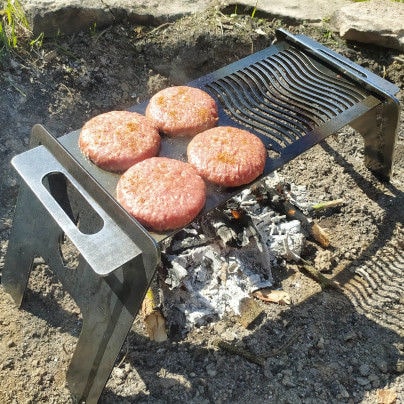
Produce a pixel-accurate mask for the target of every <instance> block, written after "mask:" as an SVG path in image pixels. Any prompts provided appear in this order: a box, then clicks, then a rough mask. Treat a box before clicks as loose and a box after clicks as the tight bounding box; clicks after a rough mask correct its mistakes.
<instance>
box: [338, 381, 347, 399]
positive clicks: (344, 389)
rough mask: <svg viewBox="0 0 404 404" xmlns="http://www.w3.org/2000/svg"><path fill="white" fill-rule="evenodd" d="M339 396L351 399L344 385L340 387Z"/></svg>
mask: <svg viewBox="0 0 404 404" xmlns="http://www.w3.org/2000/svg"><path fill="white" fill-rule="evenodd" d="M339 394H340V396H341V397H342V398H349V393H348V391H347V389H346V388H345V386H343V385H342V384H341V385H340V386H339Z"/></svg>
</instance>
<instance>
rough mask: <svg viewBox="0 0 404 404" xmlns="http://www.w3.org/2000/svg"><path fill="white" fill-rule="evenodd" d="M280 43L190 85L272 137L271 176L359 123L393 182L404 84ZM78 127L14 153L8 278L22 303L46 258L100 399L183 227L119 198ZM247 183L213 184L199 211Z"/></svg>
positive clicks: (83, 370) (172, 146)
mask: <svg viewBox="0 0 404 404" xmlns="http://www.w3.org/2000/svg"><path fill="white" fill-rule="evenodd" d="M277 39H278V40H277V42H276V43H275V44H273V45H272V46H271V47H269V48H267V49H265V50H263V51H261V52H258V53H255V54H253V55H251V56H249V57H247V58H245V59H242V60H240V61H238V62H236V63H233V64H231V65H228V66H226V67H224V68H222V69H220V70H218V71H215V72H213V73H211V74H208V75H206V76H204V77H202V78H200V79H197V80H195V81H193V82H191V83H189V85H190V86H194V87H199V88H202V89H204V90H205V91H207V92H209V93H210V94H211V95H212V96H213V97H215V99H216V100H217V103H218V106H219V124H220V125H232V126H237V127H241V128H246V129H248V130H250V131H251V132H253V133H255V134H256V135H257V136H259V137H260V138H261V139H262V140H263V142H264V144H265V145H266V147H267V150H268V159H267V163H266V167H265V171H264V174H263V176H266V175H268V174H269V173H271V172H273V171H275V170H276V169H278V168H280V167H281V166H282V165H284V164H285V163H287V162H288V161H290V160H292V159H293V158H295V157H297V156H299V155H300V154H301V153H303V152H304V151H306V150H308V149H309V148H310V147H312V146H314V145H315V144H317V143H318V142H320V141H321V140H323V139H325V138H326V137H327V136H329V135H330V134H333V133H335V132H336V131H338V130H339V129H341V128H342V127H343V126H345V125H348V124H349V125H351V126H352V127H354V128H355V129H357V130H358V131H359V132H360V133H361V134H362V135H363V137H364V141H365V164H366V165H367V167H368V168H369V169H371V170H372V171H374V173H375V174H376V175H378V176H379V177H381V178H382V179H388V178H389V176H390V174H391V168H392V154H393V149H394V143H395V137H396V130H397V124H398V117H399V104H398V101H397V100H396V99H395V97H394V95H395V94H396V93H397V92H398V88H397V87H396V86H395V85H393V84H391V83H389V82H387V81H385V80H383V79H382V78H380V77H378V76H376V75H374V74H372V73H371V72H369V71H367V70H365V69H363V68H361V67H360V66H358V65H356V64H354V63H352V62H350V61H349V60H348V59H346V58H343V57H342V56H340V55H338V54H336V53H335V52H332V51H331V50H329V49H328V48H326V47H324V46H322V45H320V44H318V43H316V42H314V41H312V40H311V39H309V38H307V37H305V36H302V35H297V36H292V35H290V34H289V33H288V32H286V31H284V30H278V31H277ZM145 106H146V103H143V104H141V105H138V106H135V107H133V110H136V111H138V112H143V111H144V109H145ZM78 134H79V132H78V131H76V132H72V133H69V134H67V135H65V136H62V137H61V138H59V139H56V138H55V137H53V136H52V135H51V134H50V133H49V132H48V131H47V130H46V129H45V128H43V127H41V126H38V125H37V126H35V127H34V128H33V131H32V143H31V145H32V148H31V149H30V150H28V151H26V152H25V153H23V154H21V155H19V156H16V157H15V158H14V160H13V165H14V167H15V168H16V170H17V171H18V173H19V175H20V176H21V178H22V180H23V182H22V184H21V188H20V194H19V199H18V203H17V207H16V212H15V219H14V224H13V230H12V235H11V237H10V241H9V247H8V251H7V256H6V262H5V267H4V270H3V275H2V283H3V286H4V288H5V290H6V291H7V292H9V293H10V294H11V295H12V297H13V299H14V300H15V302H16V304H17V305H20V304H21V301H22V298H23V294H24V291H25V288H26V285H27V281H28V278H29V274H30V270H31V267H32V262H33V258H34V257H35V256H38V255H40V256H42V257H43V258H44V259H45V260H46V261H47V263H48V264H49V266H50V268H51V269H52V271H54V272H55V274H56V275H57V277H58V278H59V279H60V281H61V283H62V284H63V287H64V288H65V289H66V290H67V292H69V293H70V295H71V296H72V297H73V299H74V300H75V301H76V303H77V304H78V306H79V308H80V309H81V312H82V315H83V328H82V332H81V335H80V337H79V340H78V343H77V347H76V350H75V353H74V355H73V358H72V361H71V364H70V367H69V370H68V375H67V381H68V385H69V388H70V390H71V392H72V394H73V395H74V396H75V397H77V399H79V400H86V402H96V401H97V400H98V398H99V396H100V394H101V392H102V389H103V388H104V386H105V384H106V382H107V380H108V377H109V375H110V373H111V370H112V368H113V366H114V362H115V360H116V357H117V355H118V353H119V350H120V348H121V346H122V344H123V342H124V339H125V337H126V335H127V333H128V331H129V329H130V327H131V325H132V323H133V320H134V318H135V316H136V314H137V312H138V310H139V307H140V305H141V303H142V300H143V297H144V295H145V293H146V290H147V288H148V286H149V284H150V282H151V280H152V278H153V275H154V272H155V270H156V266H157V264H158V262H159V258H160V243H161V242H162V241H163V240H165V239H167V238H168V237H170V236H172V235H173V232H170V233H164V234H161V233H151V232H148V231H146V230H145V229H144V228H143V227H142V226H140V225H139V224H138V223H137V222H136V220H134V219H133V218H131V217H130V216H129V215H128V214H127V213H126V212H125V211H124V210H123V209H122V207H121V206H120V205H119V204H118V203H117V202H116V200H115V198H114V189H115V185H116V182H117V180H118V176H117V175H115V174H111V173H106V172H104V171H102V170H100V169H98V168H96V167H95V166H94V165H92V164H91V163H89V162H88V161H87V160H85V159H84V158H83V157H82V155H81V153H80V151H79V149H78V146H77V138H78ZM186 146H187V142H186V141H185V140H180V141H177V140H175V141H174V140H172V139H168V138H163V141H162V148H161V153H160V154H161V155H162V156H169V157H172V158H178V159H181V160H184V158H185V150H186ZM241 190H242V189H222V188H218V187H213V186H209V187H208V197H207V202H206V205H205V208H204V210H203V212H202V213H201V215H205V214H207V213H208V212H209V211H211V210H212V209H213V208H215V207H217V206H220V205H222V204H223V203H224V202H225V201H227V200H228V199H229V198H230V197H232V196H234V195H235V194H237V193H239V192H240V191H241ZM64 236H66V237H68V238H69V239H70V240H71V241H72V243H73V244H74V245H75V247H76V248H77V250H78V251H79V253H80V259H79V264H78V266H77V268H75V269H72V268H66V266H65V263H64V261H63V257H62V255H61V244H62V243H61V239H62V237H64Z"/></svg>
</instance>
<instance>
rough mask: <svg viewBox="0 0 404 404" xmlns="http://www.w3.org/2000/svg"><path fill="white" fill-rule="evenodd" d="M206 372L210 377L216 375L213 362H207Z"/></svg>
mask: <svg viewBox="0 0 404 404" xmlns="http://www.w3.org/2000/svg"><path fill="white" fill-rule="evenodd" d="M206 373H207V374H208V376H210V377H214V376H216V375H217V371H216V368H215V365H214V364H213V363H211V364H209V365H208V366H206Z"/></svg>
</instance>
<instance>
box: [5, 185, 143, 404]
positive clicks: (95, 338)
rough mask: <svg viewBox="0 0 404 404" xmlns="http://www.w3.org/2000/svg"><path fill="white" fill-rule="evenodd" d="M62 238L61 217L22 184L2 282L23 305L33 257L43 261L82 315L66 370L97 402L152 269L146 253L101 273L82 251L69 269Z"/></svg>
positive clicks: (79, 393)
mask: <svg viewBox="0 0 404 404" xmlns="http://www.w3.org/2000/svg"><path fill="white" fill-rule="evenodd" d="M86 222H92V217H91V216H83V217H82V221H81V226H82V227H83V228H86V227H87V223H86ZM63 237H64V232H63V230H62V229H61V228H60V226H59V224H58V223H57V221H56V220H55V219H54V218H53V217H52V215H50V214H49V212H48V211H47V210H46V209H45V207H44V206H43V205H42V203H41V202H40V201H39V200H38V199H37V198H36V196H35V194H34V193H33V192H32V191H31V189H30V188H29V187H28V186H26V185H25V183H22V184H21V188H20V194H19V198H18V202H17V206H16V212H15V219H14V224H13V231H12V235H11V237H10V241H9V248H8V251H7V255H6V261H5V267H4V270H3V273H2V284H3V287H4V289H5V291H6V292H8V293H9V294H11V296H12V297H13V299H14V301H15V303H16V304H17V305H18V306H20V305H21V302H22V299H23V296H24V292H25V289H26V287H27V283H28V279H29V275H30V272H31V268H32V262H33V259H34V257H35V256H41V257H43V258H44V259H45V261H46V262H47V264H48V265H49V268H50V270H51V271H52V272H53V273H54V274H55V275H56V277H57V278H58V280H59V281H60V282H61V283H62V285H63V288H64V290H65V291H66V292H68V293H69V294H70V296H71V297H72V298H73V299H74V301H75V302H76V304H77V305H78V307H79V308H80V311H81V313H82V316H83V326H82V330H81V334H80V336H79V338H78V341H77V345H76V349H75V352H74V354H73V358H72V360H71V363H70V366H69V369H68V373H67V384H68V387H69V389H70V391H71V393H72V396H73V397H75V398H76V399H77V400H79V401H81V400H83V401H85V402H86V403H96V402H97V401H98V399H99V397H100V395H101V393H102V390H103V388H104V386H105V384H106V382H107V380H108V377H109V375H110V373H111V371H112V369H113V367H114V364H115V361H116V358H117V356H118V354H119V351H120V349H121V347H122V344H123V342H124V340H125V337H126V335H127V333H128V332H129V330H130V327H131V326H132V324H133V320H134V318H135V316H136V314H137V312H138V310H139V308H140V306H141V303H142V301H143V298H144V295H145V293H146V291H147V288H148V284H149V282H150V271H149V272H146V271H145V267H144V263H143V258H142V254H139V255H137V256H135V257H134V258H133V259H131V260H130V261H129V262H127V263H125V264H124V265H122V266H121V267H119V268H117V269H115V270H114V271H113V272H111V273H110V274H109V275H106V276H100V275H99V274H97V273H96V272H95V271H94V270H93V268H92V267H91V266H90V265H89V264H88V263H87V261H86V260H85V259H84V258H83V257H82V256H81V255H79V256H78V259H79V265H78V266H77V268H68V267H66V266H65V263H64V260H63V257H62V253H61V240H62V239H63ZM72 247H73V246H72ZM100 248H102V245H101V246H100ZM77 252H79V251H78V250H77Z"/></svg>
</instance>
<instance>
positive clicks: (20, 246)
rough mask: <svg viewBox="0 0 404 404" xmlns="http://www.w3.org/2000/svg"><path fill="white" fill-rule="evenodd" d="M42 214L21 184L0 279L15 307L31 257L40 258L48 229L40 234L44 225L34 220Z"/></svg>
mask: <svg viewBox="0 0 404 404" xmlns="http://www.w3.org/2000/svg"><path fill="white" fill-rule="evenodd" d="M44 214H46V211H45V209H44V208H43V206H42V204H41V203H39V201H38V200H37V199H36V197H35V195H34V194H33V193H32V191H31V190H30V188H28V187H27V186H26V185H25V184H24V183H22V184H21V187H20V192H19V195H18V200H17V205H16V208H15V216H14V221H13V228H12V231H11V235H10V239H9V242H8V249H7V254H6V257H5V265H4V269H3V272H2V277H1V283H2V285H3V287H4V290H5V291H6V292H7V293H9V294H10V295H11V297H12V298H13V300H14V302H15V304H16V305H17V307H20V306H21V303H22V299H23V296H24V292H25V289H26V287H27V284H28V279H29V275H30V272H31V268H32V263H33V260H34V257H35V256H37V255H41V253H40V251H41V250H42V249H43V248H41V247H40V245H41V244H43V243H44V241H43V237H46V236H47V235H49V231H48V225H46V232H45V233H43V230H44V229H42V228H41V224H44V223H45V222H44V221H38V220H37V218H40V217H44Z"/></svg>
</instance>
